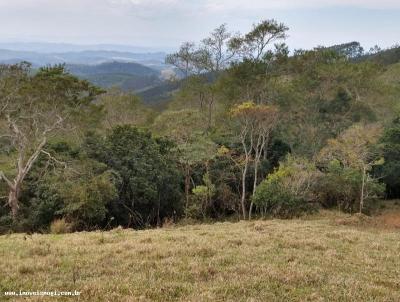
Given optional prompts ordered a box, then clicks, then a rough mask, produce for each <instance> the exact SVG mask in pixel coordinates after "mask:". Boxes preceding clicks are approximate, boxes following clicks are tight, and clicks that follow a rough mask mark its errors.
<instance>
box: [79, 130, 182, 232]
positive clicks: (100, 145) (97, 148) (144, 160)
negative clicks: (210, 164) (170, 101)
mask: <svg viewBox="0 0 400 302" xmlns="http://www.w3.org/2000/svg"><path fill="white" fill-rule="evenodd" d="M172 148H173V144H172V143H171V142H170V141H167V140H165V139H160V138H154V137H153V136H152V135H151V133H150V132H148V131H144V130H139V129H137V128H135V127H133V126H129V125H125V126H118V127H115V128H114V129H113V130H112V132H111V133H110V134H109V135H107V136H106V137H101V136H98V135H95V134H91V135H88V137H87V138H86V141H85V150H86V152H87V154H88V156H89V157H90V158H92V159H95V160H97V161H99V162H101V163H104V164H106V165H107V167H108V168H109V170H112V171H114V173H115V174H116V176H117V177H118V179H119V181H118V184H117V190H118V198H117V202H115V203H113V204H112V205H111V208H110V209H109V212H110V215H112V216H113V217H115V221H116V223H119V224H120V225H125V226H127V227H132V226H135V227H145V226H148V225H160V224H161V221H162V219H163V218H165V217H174V216H175V217H176V216H177V215H180V214H181V212H182V208H181V204H180V201H181V192H180V185H181V174H180V173H179V171H178V170H177V167H176V163H175V161H174V156H173V150H172Z"/></svg>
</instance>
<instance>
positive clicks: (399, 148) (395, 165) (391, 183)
mask: <svg viewBox="0 0 400 302" xmlns="http://www.w3.org/2000/svg"><path fill="white" fill-rule="evenodd" d="M380 143H381V146H382V155H383V158H384V160H385V162H384V164H383V165H382V166H381V167H379V168H378V169H376V170H377V171H375V173H376V174H377V175H379V176H381V177H382V180H383V182H384V183H385V184H386V194H387V197H389V198H399V197H400V118H396V119H394V120H393V122H392V123H391V124H390V125H388V126H387V127H385V130H384V133H383V136H382V139H381V141H380Z"/></svg>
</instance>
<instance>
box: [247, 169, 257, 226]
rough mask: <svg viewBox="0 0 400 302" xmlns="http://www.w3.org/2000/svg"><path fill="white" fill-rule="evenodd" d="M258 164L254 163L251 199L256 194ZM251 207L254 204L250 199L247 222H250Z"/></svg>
mask: <svg viewBox="0 0 400 302" xmlns="http://www.w3.org/2000/svg"><path fill="white" fill-rule="evenodd" d="M258 164H259V163H258V162H254V183H253V195H252V196H253V197H254V194H255V193H256V189H257V181H258V176H257V174H258ZM253 207H254V202H253V199H252V200H251V203H250V210H249V220H251V215H252V213H253Z"/></svg>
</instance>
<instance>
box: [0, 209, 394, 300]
mask: <svg viewBox="0 0 400 302" xmlns="http://www.w3.org/2000/svg"><path fill="white" fill-rule="evenodd" d="M335 219H336V218H333V217H329V215H327V216H322V217H321V216H320V217H319V218H313V219H309V220H293V221H280V220H271V221H255V222H239V223H216V224H213V225H196V226H183V227H170V228H165V229H158V230H147V231H132V230H122V229H117V230H114V231H111V232H107V233H100V232H94V233H76V234H66V235H38V234H35V235H32V236H26V235H23V234H17V235H8V236H2V237H0V259H1V260H0V294H2V292H4V291H10V290H14V291H15V290H19V289H21V290H25V291H28V290H63V291H66V290H78V291H81V292H82V295H81V296H80V297H79V298H66V299H65V301H74V300H76V301H114V302H118V301H400V233H399V232H398V230H395V229H376V228H363V227H360V226H358V227H357V226H356V227H355V226H354V225H340V224H337V223H335ZM2 299H5V298H4V297H1V296H0V300H2ZM10 301H25V300H22V299H21V300H16V299H15V298H14V300H10ZM29 301H64V300H62V299H58V298H43V297H40V298H36V299H34V298H32V299H31V300H29Z"/></svg>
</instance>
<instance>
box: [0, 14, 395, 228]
mask: <svg viewBox="0 0 400 302" xmlns="http://www.w3.org/2000/svg"><path fill="white" fill-rule="evenodd" d="M287 31H288V28H287V27H286V26H285V25H284V24H280V23H278V22H276V21H274V20H267V21H263V22H260V23H258V24H255V25H254V27H253V28H252V30H251V31H250V32H249V33H246V34H244V35H239V34H236V35H233V34H231V33H230V32H229V31H228V30H227V28H226V26H225V25H222V26H221V27H219V28H217V29H216V30H215V31H213V32H212V33H211V35H210V36H209V37H208V38H206V39H204V40H203V41H201V42H200V43H199V44H198V45H195V44H194V43H184V44H183V45H182V47H181V48H180V50H179V51H178V52H176V53H174V54H171V55H169V56H168V57H167V59H166V61H167V63H168V64H171V65H173V66H174V67H175V68H176V69H178V70H179V72H180V74H182V75H184V78H183V80H176V82H174V83H170V84H168V85H169V87H173V89H174V92H173V94H172V96H171V100H170V101H169V103H168V104H167V105H165V106H164V108H162V109H163V110H161V108H159V109H160V110H154V109H150V108H148V107H146V106H144V105H143V104H142V103H141V102H140V99H139V98H138V97H136V96H134V95H129V94H126V93H123V92H121V91H118V90H115V89H109V90H108V91H104V90H102V89H99V88H97V87H95V86H94V85H93V84H92V83H89V82H88V81H86V80H82V79H79V78H76V77H74V76H72V75H71V74H69V73H68V71H67V70H66V69H65V68H64V67H63V66H58V65H56V66H53V67H46V68H41V69H40V70H39V71H38V72H32V69H31V67H30V65H29V64H26V63H21V64H17V65H3V66H1V68H0V131H1V132H0V142H1V145H0V179H1V182H0V192H1V194H0V196H1V197H2V199H3V200H4V205H5V206H4V207H1V208H0V231H1V232H6V231H9V230H16V231H43V232H46V231H48V230H50V226H51V225H52V226H53V228H54V227H55V226H59V228H60V226H62V227H61V228H62V229H63V230H64V231H68V230H91V229H98V228H101V229H105V228H109V227H114V226H118V225H121V226H123V227H134V228H144V227H148V226H155V225H162V224H163V223H166V222H168V221H171V220H172V221H177V220H179V219H182V218H186V219H220V218H224V217H232V216H235V217H240V218H242V219H251V218H253V217H258V216H263V217H271V216H273V217H280V218H293V217H297V216H300V215H302V214H304V213H310V212H315V211H318V210H319V209H320V208H337V209H339V210H340V211H345V212H350V213H355V212H360V213H366V214H368V213H369V212H370V211H371V210H372V209H373V206H374V203H375V201H376V200H377V199H379V198H384V197H390V198H396V197H399V194H400V182H399V180H398V169H397V167H398V166H399V162H400V155H399V154H398V153H399V151H398V150H399V148H398V146H399V145H400V138H399V137H400V136H399V132H400V130H399V129H400V126H399V118H398V113H399V112H398V109H399V108H398V100H399V97H400V85H399V76H400V73H399V64H400V63H399V58H398V51H397V48H396V47H394V48H393V49H390V50H385V51H381V50H379V49H377V48H376V49H372V50H370V51H369V52H365V51H364V50H363V49H362V47H361V46H360V45H359V44H358V43H356V42H353V43H348V44H343V45H336V46H333V47H329V48H322V47H319V48H315V49H313V50H294V51H292V52H290V51H289V49H288V47H287V46H286V45H285V44H284V40H285V38H286V35H287ZM118 67H121V68H125V67H126V66H117V68H118ZM117 71H118V72H120V71H121V70H120V69H118V70H117ZM121 72H123V73H125V72H127V71H126V70H122V71H121ZM149 76H152V74H151V73H150V74H149Z"/></svg>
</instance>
